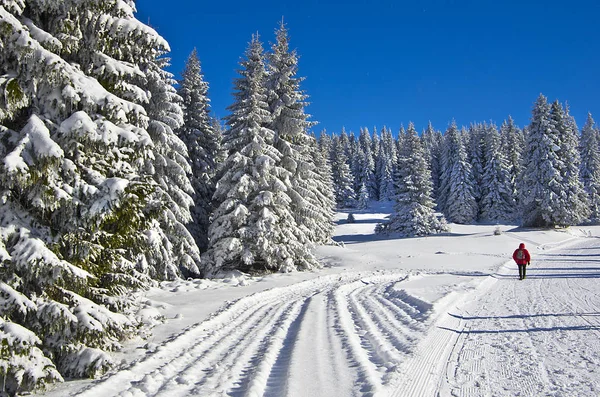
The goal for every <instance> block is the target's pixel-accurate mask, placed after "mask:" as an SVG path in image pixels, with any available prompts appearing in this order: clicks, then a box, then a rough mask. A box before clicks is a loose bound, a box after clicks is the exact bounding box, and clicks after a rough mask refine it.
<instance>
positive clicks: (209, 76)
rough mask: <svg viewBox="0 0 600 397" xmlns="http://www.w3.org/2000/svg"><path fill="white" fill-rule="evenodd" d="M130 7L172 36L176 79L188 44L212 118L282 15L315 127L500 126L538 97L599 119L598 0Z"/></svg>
mask: <svg viewBox="0 0 600 397" xmlns="http://www.w3.org/2000/svg"><path fill="white" fill-rule="evenodd" d="M542 4H543V5H542ZM137 9H138V12H137V14H136V16H137V18H138V19H139V20H141V21H142V22H144V23H147V24H149V25H150V26H152V27H153V28H154V29H156V30H157V31H158V32H159V33H160V34H161V35H162V36H163V37H164V38H165V39H167V41H168V42H169V44H170V46H171V53H170V57H171V59H172V66H171V68H170V71H171V72H173V73H174V74H175V76H176V78H179V75H180V73H181V71H182V70H183V68H184V65H185V60H186V59H187V57H188V56H189V54H190V52H191V51H192V49H193V48H194V47H196V49H197V50H198V55H199V58H200V61H201V63H202V70H203V72H204V75H205V79H206V81H208V83H209V85H210V91H209V97H210V99H211V101H212V109H213V111H214V113H215V114H216V115H217V116H219V117H223V116H225V115H226V114H227V111H226V109H225V108H226V107H227V106H229V105H230V104H231V101H232V96H231V93H232V81H233V79H234V78H235V77H236V76H237V74H236V70H237V69H238V62H239V60H240V57H242V56H243V53H244V50H245V48H246V46H247V44H248V42H249V41H250V39H251V35H252V34H253V33H255V32H259V34H260V35H261V37H262V40H263V42H264V43H265V48H267V47H268V46H269V43H271V42H273V41H274V31H275V29H276V28H277V26H278V23H279V22H280V21H281V19H282V17H283V18H284V20H285V23H286V25H287V28H288V30H289V34H290V40H291V46H292V47H293V48H295V49H296V50H297V51H298V53H299V55H300V63H299V76H303V77H306V80H305V81H304V82H303V84H302V88H303V89H304V90H305V91H306V93H307V94H308V95H309V96H310V99H309V101H310V102H311V105H310V106H309V107H307V109H306V110H307V112H308V113H309V114H311V115H312V116H313V117H312V118H313V120H315V121H318V122H319V124H318V125H317V126H316V127H315V128H314V129H315V132H319V131H320V130H322V129H324V128H325V129H327V131H328V132H339V131H340V130H341V128H342V127H343V126H344V127H345V128H346V130H348V131H355V132H356V133H358V131H359V129H360V127H363V126H365V127H368V128H369V129H371V128H372V127H373V126H377V127H378V129H380V128H381V127H382V126H383V125H386V126H388V127H389V128H391V129H392V130H393V131H394V133H396V132H397V130H398V129H399V127H400V125H401V124H404V126H406V125H408V122H409V121H413V122H414V123H415V126H416V127H417V129H418V130H421V129H422V128H424V127H425V126H426V125H427V122H428V121H429V120H431V121H432V123H433V125H434V127H435V128H437V129H440V130H442V131H443V130H445V129H446V128H447V126H448V123H449V122H450V121H451V120H452V119H453V118H454V119H455V120H456V121H457V123H458V124H459V125H468V124H469V123H471V122H473V121H490V120H491V121H494V122H496V123H497V124H498V125H499V124H501V123H502V121H503V120H504V119H505V118H506V117H507V116H508V115H509V114H510V115H512V116H513V118H514V119H515V121H516V122H517V123H518V124H519V125H520V126H523V125H526V124H528V123H529V117H530V115H531V108H532V105H533V102H534V101H535V99H536V98H537V96H538V95H539V93H540V92H541V93H543V94H544V95H546V96H547V97H548V98H549V100H551V101H553V100H555V99H558V100H560V101H562V102H564V101H567V102H568V103H569V105H570V107H571V113H572V114H573V115H574V116H575V117H576V120H577V123H578V125H579V127H581V126H583V124H584V122H585V117H586V115H587V112H588V111H590V112H592V115H593V116H595V118H596V119H597V121H598V122H600V40H599V39H600V2H599V1H598V0H572V1H570V2H564V1H555V0H546V1H540V0H523V1H518V0H508V1H498V0H496V1H492V0H425V1H382V0H360V1H359V0H348V1H341V0H338V1H332V0H306V1H296V2H289V1H287V0H279V1H272V0H266V1H260V2H249V1H238V0H229V1H197V0H170V1H168V2H165V1H164V0H161V1H159V0H141V1H138V2H137Z"/></svg>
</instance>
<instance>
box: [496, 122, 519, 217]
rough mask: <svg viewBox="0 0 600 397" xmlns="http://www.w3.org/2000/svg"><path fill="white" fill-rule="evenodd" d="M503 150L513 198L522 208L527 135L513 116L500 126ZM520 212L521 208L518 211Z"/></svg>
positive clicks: (517, 205) (517, 206)
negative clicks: (517, 124)
mask: <svg viewBox="0 0 600 397" xmlns="http://www.w3.org/2000/svg"><path fill="white" fill-rule="evenodd" d="M500 142H501V149H500V150H501V151H502V153H504V154H505V157H506V159H507V160H508V165H509V173H510V183H511V184H512V191H513V193H512V194H513V199H514V201H515V205H516V208H518V209H520V208H521V196H522V192H521V190H522V189H521V188H522V175H523V160H522V157H523V154H524V150H525V136H524V134H523V131H521V129H520V128H519V127H517V126H516V125H515V123H514V121H513V119H512V117H511V116H508V120H505V121H504V122H503V123H502V126H500ZM518 212H520V210H519V211H518Z"/></svg>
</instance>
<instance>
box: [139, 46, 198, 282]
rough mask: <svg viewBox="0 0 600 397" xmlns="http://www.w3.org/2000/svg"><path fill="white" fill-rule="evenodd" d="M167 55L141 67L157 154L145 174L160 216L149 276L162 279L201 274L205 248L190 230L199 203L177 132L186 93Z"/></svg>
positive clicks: (152, 236) (151, 236) (151, 205)
mask: <svg viewBox="0 0 600 397" xmlns="http://www.w3.org/2000/svg"><path fill="white" fill-rule="evenodd" d="M167 66H168V59H167V58H159V59H157V60H156V61H155V62H150V63H148V64H147V65H145V66H144V68H143V69H142V70H143V71H144V74H145V76H146V79H147V81H148V91H149V92H150V100H149V102H148V103H147V104H146V105H145V108H146V110H147V113H148V116H149V117H150V124H149V125H148V133H149V134H150V137H151V138H152V141H153V142H154V150H153V154H154V155H153V157H152V158H151V159H148V160H147V161H146V170H145V171H146V172H147V173H148V174H150V175H152V178H153V179H154V181H155V182H156V185H155V186H156V188H155V190H154V194H153V195H152V196H151V201H150V203H149V205H148V208H149V211H153V212H157V214H158V219H157V220H156V222H154V223H153V225H152V228H151V230H150V231H149V232H148V235H149V239H148V241H149V242H150V244H151V245H150V251H149V255H146V258H147V264H148V269H149V271H150V275H151V276H152V278H154V279H158V280H173V279H175V278H178V277H181V276H183V277H198V276H199V275H200V271H199V268H198V266H199V264H200V251H199V249H198V246H197V244H196V242H195V240H194V238H193V237H192V235H191V234H190V232H189V231H188V229H187V228H186V225H187V224H190V223H192V216H191V213H190V208H191V207H192V206H193V205H194V201H193V199H192V197H191V194H192V193H193V189H192V185H191V183H190V179H189V175H190V174H191V172H192V170H191V167H190V163H189V157H188V151H187V147H186V145H185V143H184V142H183V141H182V140H181V139H179V137H178V136H177V135H176V134H175V131H177V130H178V129H179V128H180V127H181V126H182V125H183V112H182V110H181V105H180V103H181V97H179V96H178V95H177V93H176V91H175V88H174V87H173V85H174V84H175V80H173V75H172V74H171V73H169V72H167V71H165V70H164V68H166V67H167Z"/></svg>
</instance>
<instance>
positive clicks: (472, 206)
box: [438, 121, 478, 224]
mask: <svg viewBox="0 0 600 397" xmlns="http://www.w3.org/2000/svg"><path fill="white" fill-rule="evenodd" d="M463 134H464V133H463ZM442 170H443V171H442V175H441V178H440V196H439V198H438V199H439V200H440V201H441V202H442V203H443V204H442V205H441V208H442V210H443V213H444V215H445V216H446V219H447V220H448V221H450V222H455V223H463V224H464V223H470V222H472V221H474V220H475V218H476V216H477V211H478V209H477V202H476V201H475V196H474V193H473V190H474V189H473V176H472V172H471V165H470V164H469V162H468V161H467V153H466V150H465V145H464V142H463V135H461V134H460V133H459V132H458V128H457V127H456V123H455V122H454V121H453V122H452V124H451V125H450V127H448V130H446V134H445V136H444V147H443V152H442Z"/></svg>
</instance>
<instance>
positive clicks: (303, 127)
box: [267, 22, 334, 243]
mask: <svg viewBox="0 0 600 397" xmlns="http://www.w3.org/2000/svg"><path fill="white" fill-rule="evenodd" d="M267 58H268V61H269V62H268V64H267V70H268V78H267V101H268V104H269V110H270V112H271V115H272V121H271V129H272V130H273V131H274V132H275V143H274V145H275V148H277V150H279V152H280V153H281V154H282V157H281V159H280V163H279V165H280V166H281V167H283V168H284V169H286V170H287V171H289V172H290V175H291V177H290V184H289V186H288V192H287V194H288V195H289V196H290V198H291V199H292V206H291V211H292V214H293V216H294V219H295V220H296V222H297V224H298V231H300V230H302V231H303V233H304V234H305V235H306V237H307V241H306V242H307V243H316V242H317V241H319V242H320V241H327V240H329V239H330V238H331V236H332V235H333V234H330V235H329V236H323V235H322V234H323V233H324V232H331V233H332V232H333V229H332V227H331V226H332V225H333V216H334V213H333V206H332V204H333V203H331V202H330V201H329V199H328V197H330V196H331V193H328V192H327V190H328V189H331V187H330V186H328V185H326V184H325V180H324V179H323V178H321V177H320V175H319V174H318V172H317V171H316V169H315V168H316V167H315V163H314V156H313V155H314V153H313V151H314V150H315V146H314V145H313V139H314V138H312V137H311V136H309V134H308V130H309V128H310V127H312V126H313V125H315V124H316V123H315V122H312V121H309V120H308V119H309V117H310V115H308V114H307V113H306V112H305V110H304V108H305V107H306V106H307V105H308V103H307V102H306V99H307V98H308V95H306V94H305V93H304V92H303V91H302V90H301V89H300V83H301V82H302V81H303V80H304V78H301V77H297V72H298V55H297V53H296V51H291V50H290V48H289V37H288V32H287V29H286V28H285V25H284V24H283V22H282V23H281V25H280V26H279V28H278V29H277V31H276V40H275V43H274V44H273V45H272V46H271V52H270V53H269V54H268V55H267ZM301 241H304V239H301Z"/></svg>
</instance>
